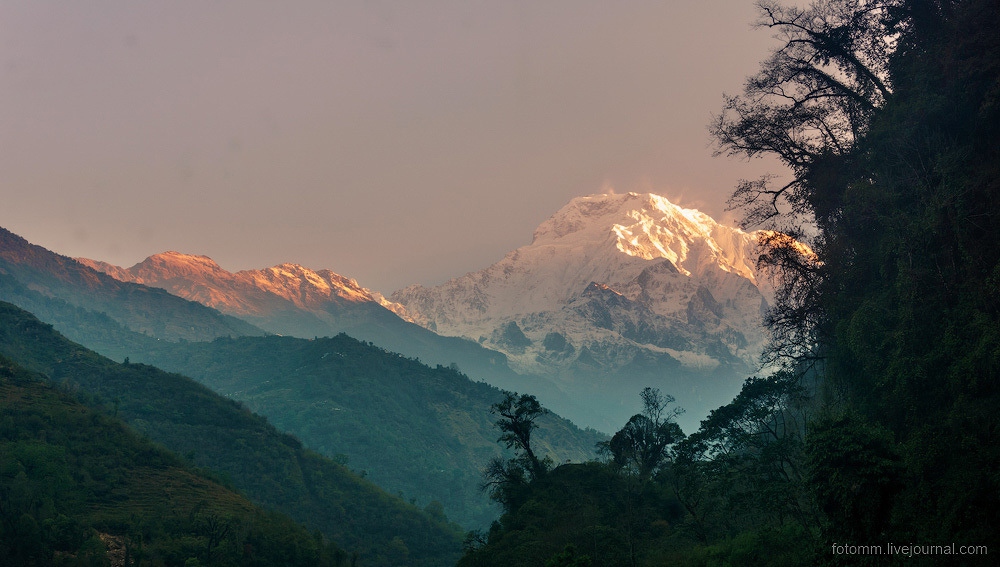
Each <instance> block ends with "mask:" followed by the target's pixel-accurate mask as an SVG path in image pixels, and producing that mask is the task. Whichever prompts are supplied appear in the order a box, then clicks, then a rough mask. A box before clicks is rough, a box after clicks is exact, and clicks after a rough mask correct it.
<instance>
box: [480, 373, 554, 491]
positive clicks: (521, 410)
mask: <svg viewBox="0 0 1000 567" xmlns="http://www.w3.org/2000/svg"><path fill="white" fill-rule="evenodd" d="M490 413H492V414H493V415H495V416H498V417H499V419H497V420H496V422H495V425H496V427H497V429H499V430H500V431H501V434H500V437H499V438H498V439H497V443H503V445H504V446H505V447H506V448H507V449H513V450H514V453H515V456H514V457H513V458H511V459H504V458H503V457H499V456H498V457H494V458H493V459H491V460H490V462H489V463H488V464H487V466H486V470H485V472H484V482H483V485H482V486H483V488H484V489H485V490H488V491H489V493H490V497H491V498H493V499H494V500H496V501H498V502H500V503H501V504H503V505H504V506H505V507H508V506H509V505H510V504H511V498H512V496H513V492H514V490H515V489H516V488H518V487H521V486H524V485H525V484H526V483H528V482H530V481H532V480H534V479H538V478H541V477H542V476H544V475H545V473H546V472H548V470H549V469H550V468H552V460H551V459H550V458H548V457H545V458H543V459H539V458H538V456H537V455H536V454H535V451H534V450H533V449H532V447H531V432H532V431H534V430H535V429H536V428H537V427H538V424H537V423H536V420H537V419H538V418H539V417H540V416H542V415H545V414H546V413H548V410H546V409H545V408H543V407H542V405H541V404H540V403H538V400H537V399H536V398H535V396H532V395H530V394H520V395H518V394H517V393H516V392H504V398H503V400H501V401H499V402H497V403H495V404H493V405H492V406H491V407H490Z"/></svg>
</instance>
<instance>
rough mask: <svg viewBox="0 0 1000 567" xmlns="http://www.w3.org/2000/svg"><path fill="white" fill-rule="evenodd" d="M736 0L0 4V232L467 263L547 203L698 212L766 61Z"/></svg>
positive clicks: (508, 238) (64, 249) (272, 260)
mask: <svg viewBox="0 0 1000 567" xmlns="http://www.w3.org/2000/svg"><path fill="white" fill-rule="evenodd" d="M754 14H755V12H754V9H753V3H752V1H751V0H669V1H664V0H655V1H652V0H651V1H631V0H620V1H617V2H608V1H607V0H596V1H590V0H565V1H544V0H504V1H500V0H492V1H489V2H486V1H475V0H457V1H446V0H434V1H423V2H416V1H412V0H411V1H398V2H391V1H374V0H368V1H356V2H355V1H343V0H315V1H289V2H275V1H270V0H269V1H252V0H239V1H230V2H223V1H213V2H204V1H201V0H197V1H195V0H192V1H178V0H170V1H166V0H163V1H156V2H153V1H149V2H136V1H120V2H112V1H104V0H89V1H87V2H66V1H58V2H55V1H53V2H50V1H45V0H32V1H30V2H29V1H15V0H0V226H3V227H5V228H7V229H9V230H11V231H13V232H15V233H17V234H20V235H21V236H24V237H25V238H27V239H28V240H30V241H32V242H34V243H36V244H40V245H42V246H45V247H47V248H49V249H51V250H54V251H56V252H59V253H61V254H66V255H69V256H87V257H91V258H95V259H99V260H105V261H110V262H113V263H115V264H120V265H125V266H130V265H132V264H134V263H136V262H138V261H140V260H142V259H143V258H145V257H146V256H148V255H150V254H154V253H156V252H161V251H164V250H179V251H182V252H188V253H195V254H205V255H208V256H211V257H212V258H214V259H215V260H216V261H218V262H219V263H220V264H221V265H222V266H223V267H224V268H226V269H229V270H232V271H235V270H238V269H244V268H259V267H265V266H270V265H273V264H277V263H279V262H284V261H290V262H297V263H300V264H303V265H306V266H309V267H311V268H316V269H319V268H330V269H332V270H334V271H336V272H339V273H341V274H344V275H347V276H350V277H354V278H356V279H358V280H359V282H360V283H361V284H362V285H364V286H367V287H370V288H373V289H377V290H380V291H383V292H385V293H390V292H392V291H394V290H395V289H397V288H399V287H402V286H404V285H407V284H410V283H423V284H436V283H440V282H442V281H444V280H446V279H448V278H450V277H455V276H460V275H462V274H464V273H466V272H468V271H471V270H476V269H480V268H483V267H485V266H487V265H489V264H491V263H493V262H494V261H496V260H498V259H499V258H500V257H502V256H503V254H504V253H505V252H507V251H508V250H511V249H513V248H516V247H517V246H521V245H524V244H527V243H528V242H529V241H530V240H531V233H532V230H533V229H534V227H535V226H537V225H538V224H539V223H540V222H541V221H543V220H544V219H545V218H547V217H548V216H550V215H551V214H552V213H554V212H555V211H556V210H557V209H559V208H560V207H561V206H562V205H563V204H565V203H566V202H567V201H568V200H569V199H570V198H572V197H574V196H578V195H586V194H591V193H599V192H604V191H606V190H607V189H608V188H614V190H615V191H618V192H625V191H630V190H638V191H653V192H658V193H660V194H663V195H665V196H667V197H669V198H671V199H672V200H674V201H675V202H678V203H679V204H681V205H685V206H692V207H697V208H700V209H702V210H704V211H706V212H708V213H709V214H712V215H713V216H720V215H722V213H723V209H724V207H725V204H724V203H725V199H726V197H727V196H728V195H729V193H730V192H731V191H732V188H733V186H734V184H735V183H736V181H737V179H739V178H740V177H756V176H758V175H759V174H760V173H762V172H764V171H768V170H774V171H777V166H775V165H774V164H770V163H763V162H753V163H750V164H747V163H746V162H740V161H737V160H732V159H726V158H713V157H712V155H711V154H712V147H711V144H710V140H709V137H708V134H707V130H706V124H707V123H708V122H709V120H710V119H711V115H712V114H713V113H715V112H717V111H718V110H719V109H720V108H721V104H722V93H723V92H729V93H735V92H738V91H739V90H740V88H741V86H742V83H743V81H744V78H745V77H746V76H747V75H749V74H751V73H753V72H754V71H756V69H757V67H758V63H759V61H760V60H761V59H763V58H764V57H766V55H767V53H768V51H769V50H770V49H771V48H773V47H774V46H775V43H774V40H772V39H771V37H770V33H769V32H768V31H767V30H756V29H753V28H752V27H751V26H750V23H751V22H752V21H753V19H754Z"/></svg>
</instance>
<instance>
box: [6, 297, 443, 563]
mask: <svg viewBox="0 0 1000 567" xmlns="http://www.w3.org/2000/svg"><path fill="white" fill-rule="evenodd" d="M0 355H4V356H7V357H9V358H10V359H12V360H15V361H17V362H18V363H19V364H21V365H23V366H25V367H27V368H29V369H31V370H35V371H38V372H44V374H45V376H46V377H47V378H48V379H49V380H50V381H51V383H53V384H57V385H59V387H60V388H62V389H63V390H65V391H67V392H71V393H73V394H74V395H76V396H77V397H79V398H80V399H83V400H85V401H86V402H87V403H88V404H89V405H90V406H92V407H96V408H99V409H100V410H101V411H102V412H105V413H109V414H111V415H113V416H116V417H118V418H120V419H123V420H124V421H125V422H127V423H128V424H129V425H130V426H131V427H132V428H133V429H134V430H135V431H137V432H139V433H140V434H143V435H146V436H148V437H149V438H150V439H152V440H153V441H155V442H157V443H160V444H162V445H164V446H165V447H166V448H168V449H170V450H171V451H173V452H175V453H177V454H179V455H181V456H183V457H184V459H185V461H186V462H187V463H188V464H187V466H197V467H202V468H203V470H205V471H206V472H207V474H212V475H216V476H217V478H218V480H219V481H220V482H223V483H225V484H227V485H228V486H231V487H233V488H235V489H237V490H240V491H241V492H243V493H245V494H246V495H247V496H248V497H249V498H250V499H252V500H253V501H254V502H256V503H258V504H260V505H262V506H265V507H267V508H272V509H276V510H279V511H282V512H284V513H286V514H288V515H289V516H291V517H292V518H294V519H295V520H297V521H300V522H302V523H304V524H306V525H307V526H309V528H310V529H313V530H319V531H320V532H322V533H323V534H324V535H325V536H326V537H328V538H330V539H331V540H332V541H334V542H336V543H338V544H339V545H340V546H341V547H343V548H344V549H345V550H347V552H349V553H352V554H353V553H358V554H359V556H360V558H361V559H362V561H363V564H364V565H393V564H399V563H400V562H401V561H405V562H406V563H408V564H412V565H447V564H450V562H452V561H453V560H454V558H455V557H456V555H457V553H458V549H459V543H460V541H459V540H460V537H459V535H458V534H459V532H458V528H457V527H456V526H453V525H450V524H449V523H448V522H447V520H446V518H444V516H443V515H442V514H441V512H440V509H439V508H438V509H435V508H434V507H433V506H431V507H429V509H428V511H423V510H420V509H418V508H416V507H414V506H412V505H410V504H407V503H405V502H403V501H402V500H400V499H398V498H396V497H393V496H390V495H388V494H387V493H385V492H384V491H382V490H381V489H380V488H378V487H377V486H375V485H374V484H372V483H371V482H368V481H366V480H363V479H361V478H359V477H358V476H357V475H356V474H354V473H352V472H351V471H350V470H349V469H347V468H346V467H344V466H342V465H340V464H337V463H334V462H332V461H330V460H329V459H327V458H324V457H321V456H320V455H318V454H316V453H313V452H311V451H308V450H306V449H305V448H303V447H302V444H301V443H300V442H299V441H298V440H297V439H296V438H294V437H292V436H291V435H288V434H284V433H281V432H279V431H278V430H276V429H275V428H274V427H273V426H272V425H271V424H269V423H268V422H267V421H266V420H265V419H263V418H261V417H259V416H257V415H254V414H252V413H251V412H250V411H249V410H247V409H246V408H244V407H242V406H240V405H239V404H238V403H236V402H234V401H231V400H226V399H224V398H222V397H221V396H218V395H217V394H214V393H212V392H211V391H210V390H208V389H207V388H205V387H204V386H201V385H200V384H197V383H196V382H194V381H193V380H191V379H189V378H186V377H183V376H180V375H177V374H169V373H166V372H163V371H161V370H158V369H156V368H153V367H151V366H146V365H142V364H119V363H116V362H113V361H111V360H108V359H106V358H104V357H101V356H99V355H97V354H95V353H93V352H90V351H88V350H86V349H84V348H83V347H81V346H79V345H77V344H74V343H72V342H70V341H68V340H66V339H65V338H64V337H62V336H61V335H59V334H58V333H56V332H55V331H53V330H52V328H51V326H49V325H46V324H44V323H41V322H39V321H38V320H37V319H35V318H34V317H33V316H31V314H29V313H26V312H24V311H22V310H20V309H18V308H16V307H14V306H12V305H10V304H5V303H0ZM209 471H212V472H209Z"/></svg>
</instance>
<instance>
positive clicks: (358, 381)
mask: <svg viewBox="0 0 1000 567" xmlns="http://www.w3.org/2000/svg"><path fill="white" fill-rule="evenodd" d="M143 357H144V360H145V361H146V362H150V363H152V364H155V365H156V366H158V367H161V368H166V369H169V370H173V371H177V372H181V373H184V374H186V375H189V376H192V377H194V378H195V379H197V380H199V381H201V382H202V383H204V384H206V385H208V386H209V387H211V388H212V389H214V390H215V391H217V392H220V393H222V394H223V395H225V396H228V397H231V398H233V399H236V400H240V401H241V402H243V403H244V404H246V405H247V406H248V407H249V408H251V409H252V410H253V411H256V412H259V413H260V414H261V415H264V416H267V418H268V419H270V420H271V421H272V422H273V423H274V424H275V425H276V426H277V427H278V428H280V429H282V430H284V431H289V432H291V433H293V434H294V435H296V436H298V437H299V438H300V439H302V441H303V442H304V443H305V444H306V445H307V446H309V447H311V448H314V449H315V450H317V451H319V452H321V453H323V454H326V455H329V456H335V455H338V454H342V455H346V456H347V457H348V458H349V460H350V464H351V466H352V467H354V468H355V469H357V470H365V471H367V472H368V474H369V478H371V479H373V480H374V481H375V482H377V483H378V484H379V485H381V486H384V487H386V488H387V489H388V490H390V491H392V492H397V491H398V492H401V493H403V494H404V495H405V497H406V498H408V499H409V498H415V499H416V500H417V501H418V502H420V503H422V504H425V503H427V502H430V501H432V500H437V501H439V502H441V503H442V504H444V507H445V511H446V512H447V514H448V516H449V517H451V518H453V519H455V520H456V521H458V522H460V523H461V524H463V525H465V526H467V527H481V526H485V525H488V524H489V523H490V522H491V521H492V519H493V518H494V517H495V516H496V514H497V509H496V508H494V507H493V506H492V505H490V503H489V500H488V499H487V498H486V496H485V495H484V494H482V493H481V492H480V491H479V489H478V485H479V483H480V482H481V479H482V475H481V470H482V468H483V466H484V465H485V464H486V462H487V461H488V460H489V459H490V458H491V457H492V456H494V455H497V454H499V449H498V447H497V445H496V439H497V432H496V430H495V429H494V427H493V421H494V420H495V418H494V417H493V416H492V415H491V414H490V412H489V409H490V406H491V405H492V404H494V403H496V402H498V401H499V400H500V399H501V398H502V394H501V392H500V390H498V389H497V388H494V387H492V386H489V385H487V384H485V383H479V382H472V381H471V380H469V379H468V378H467V377H466V376H465V375H463V374H461V373H459V372H458V371H456V370H454V369H452V368H445V367H442V366H438V367H436V368H430V367H427V366H425V365H423V364H420V363H419V362H418V361H415V360H411V359H408V358H405V357H403V356H400V355H398V354H394V353H390V352H387V351H385V350H383V349H381V348H379V347H376V346H373V345H372V344H370V343H362V342H359V341H356V340H354V339H352V338H350V337H347V336H346V335H339V336H337V337H333V338H324V339H316V340H311V341H310V340H304V339H296V338H291V337H274V336H272V337H241V338H237V339H229V338H223V339H217V340H215V341H213V342H211V343H186V344H160V345H158V346H157V350H156V351H155V352H149V353H146V354H145V355H143ZM540 425H541V427H540V429H539V432H538V434H537V441H536V442H537V443H538V446H539V448H540V449H541V450H540V452H542V453H543V454H548V455H550V456H551V457H552V459H553V460H554V461H555V462H558V463H562V462H565V461H568V460H571V461H576V462H579V461H585V460H588V459H590V458H592V457H593V456H594V448H595V444H596V443H597V442H598V441H601V440H602V439H603V438H604V437H603V436H602V435H600V434H598V433H596V432H594V431H583V430H580V429H578V428H577V427H575V426H574V425H573V424H571V423H570V422H568V421H566V420H564V419H561V418H558V417H557V416H555V415H551V414H550V415H548V416H546V417H545V418H544V419H543V420H542V421H541V423H540Z"/></svg>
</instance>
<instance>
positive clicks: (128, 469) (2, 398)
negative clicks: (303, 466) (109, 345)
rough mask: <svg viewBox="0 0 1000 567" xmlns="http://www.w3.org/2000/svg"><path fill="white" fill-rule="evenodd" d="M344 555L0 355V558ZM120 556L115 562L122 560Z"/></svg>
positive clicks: (16, 561) (131, 560) (156, 560)
mask: <svg viewBox="0 0 1000 567" xmlns="http://www.w3.org/2000/svg"><path fill="white" fill-rule="evenodd" d="M112 558H113V559H115V560H116V563H117V564H119V565H120V564H129V565H136V566H145V565H220V566H222V565H261V566H263V565H282V566H284V565H301V566H304V567H305V566H320V565H329V566H333V565H347V564H348V556H347V554H346V553H344V552H343V551H342V550H340V549H338V548H337V547H336V546H334V545H332V544H329V543H327V542H326V541H325V540H324V538H323V537H322V536H320V535H319V534H315V535H313V534H310V533H309V532H308V531H306V530H305V529H304V528H303V527H301V526H299V525H297V524H295V523H293V522H292V521H290V520H289V519H288V518H287V517H284V516H281V515H278V514H275V513H270V512H264V511H262V510H261V509H259V508H257V507H255V506H253V505H252V504H251V503H250V502H249V501H247V500H246V499H245V498H244V497H243V496H241V495H239V494H237V493H235V492H233V491H232V490H230V489H227V488H224V487H223V486H221V485H219V484H218V483H217V482H214V481H212V480H209V479H207V478H206V477H205V476H203V475H202V474H200V473H199V472H198V471H196V470H194V469H193V468H192V467H191V466H190V465H188V464H186V463H185V462H183V460H181V459H180V458H178V457H176V456H174V455H173V454H171V453H168V452H167V451H165V450H164V449H162V448H161V447H159V446H157V445H155V444H153V443H152V442H150V441H149V440H148V439H144V438H140V437H139V436H137V435H136V434H135V433H133V432H132V431H130V430H129V429H128V428H127V427H126V426H125V425H124V424H123V423H121V422H120V421H119V420H117V419H115V418H113V417H111V416H109V415H107V414H106V413H104V412H103V411H100V410H95V409H93V408H89V407H86V406H84V405H81V404H80V403H79V402H77V401H76V400H74V399H73V398H72V397H71V396H69V395H67V394H66V393H64V392H61V391H59V390H58V389H56V388H55V387H53V385H52V384H51V383H50V382H49V381H48V380H46V379H45V377H44V376H41V375H37V374H33V373H30V372H28V371H26V370H24V369H23V368H21V367H19V366H17V365H16V364H14V363H13V362H12V361H10V360H9V359H7V358H4V357H0V563H3V564H5V565H40V566H41V565H65V566H76V565H80V566H90V565H109V564H110V561H111V560H112ZM123 562H124V563H123Z"/></svg>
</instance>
